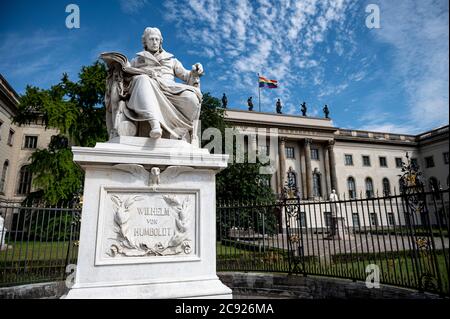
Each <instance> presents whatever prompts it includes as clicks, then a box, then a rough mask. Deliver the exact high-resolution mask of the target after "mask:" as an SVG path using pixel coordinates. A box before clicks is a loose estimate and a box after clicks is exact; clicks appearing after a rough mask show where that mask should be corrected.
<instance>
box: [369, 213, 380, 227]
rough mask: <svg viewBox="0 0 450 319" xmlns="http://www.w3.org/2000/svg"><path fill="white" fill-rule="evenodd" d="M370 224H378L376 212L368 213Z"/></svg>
mask: <svg viewBox="0 0 450 319" xmlns="http://www.w3.org/2000/svg"><path fill="white" fill-rule="evenodd" d="M369 222H370V226H378V217H377V214H376V213H370V214H369Z"/></svg>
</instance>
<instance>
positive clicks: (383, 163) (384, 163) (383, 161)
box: [380, 156, 387, 167]
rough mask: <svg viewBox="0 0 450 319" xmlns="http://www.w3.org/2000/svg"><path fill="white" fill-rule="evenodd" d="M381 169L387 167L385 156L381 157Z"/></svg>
mask: <svg viewBox="0 0 450 319" xmlns="http://www.w3.org/2000/svg"><path fill="white" fill-rule="evenodd" d="M380 167H387V160H386V157H384V156H380Z"/></svg>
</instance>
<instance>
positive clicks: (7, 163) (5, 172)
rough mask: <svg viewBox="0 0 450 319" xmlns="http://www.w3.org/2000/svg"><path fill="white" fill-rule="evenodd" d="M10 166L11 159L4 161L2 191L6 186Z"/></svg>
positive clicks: (1, 180)
mask: <svg viewBox="0 0 450 319" xmlns="http://www.w3.org/2000/svg"><path fill="white" fill-rule="evenodd" d="M8 166H9V161H8V160H6V161H5V163H3V169H2V176H1V179H0V193H1V192H3V191H4V188H5V184H6V174H7V173H8Z"/></svg>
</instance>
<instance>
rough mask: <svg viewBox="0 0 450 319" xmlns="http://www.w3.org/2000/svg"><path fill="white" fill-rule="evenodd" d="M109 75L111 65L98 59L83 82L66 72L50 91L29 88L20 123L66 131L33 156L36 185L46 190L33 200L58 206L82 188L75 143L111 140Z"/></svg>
mask: <svg viewBox="0 0 450 319" xmlns="http://www.w3.org/2000/svg"><path fill="white" fill-rule="evenodd" d="M105 79H106V68H105V66H104V65H103V64H102V63H100V62H96V63H94V64H93V65H90V66H84V67H82V69H81V72H80V73H79V80H78V81H77V82H73V81H71V80H70V79H69V76H68V75H67V74H63V76H62V78H61V81H60V82H59V83H58V84H56V85H54V86H52V87H50V89H46V90H44V89H40V88H37V87H33V86H27V88H26V91H25V94H24V95H23V96H21V98H20V103H19V106H18V113H17V115H16V117H15V118H14V121H15V123H17V124H19V125H21V124H30V123H32V122H40V123H42V124H44V125H45V127H46V128H55V129H58V130H59V132H60V134H59V135H58V136H56V137H54V138H52V142H51V143H50V145H49V147H48V149H44V150H37V151H36V152H34V153H33V154H32V156H31V164H30V170H31V172H32V174H33V176H34V178H33V185H34V186H35V187H36V188H38V189H40V191H39V192H37V193H34V194H30V195H29V196H28V198H27V200H28V199H30V198H39V197H41V198H42V199H44V200H46V201H48V202H49V203H51V204H55V203H57V202H58V201H61V200H68V199H71V198H72V197H73V196H75V195H76V194H78V193H79V192H80V191H81V190H82V183H83V178H84V175H83V172H82V170H81V169H80V168H79V167H78V166H77V165H76V164H75V163H74V162H73V154H72V152H71V150H70V147H69V146H71V145H77V146H94V145H95V143H96V142H101V141H106V139H107V132H106V124H105V106H104V95H105Z"/></svg>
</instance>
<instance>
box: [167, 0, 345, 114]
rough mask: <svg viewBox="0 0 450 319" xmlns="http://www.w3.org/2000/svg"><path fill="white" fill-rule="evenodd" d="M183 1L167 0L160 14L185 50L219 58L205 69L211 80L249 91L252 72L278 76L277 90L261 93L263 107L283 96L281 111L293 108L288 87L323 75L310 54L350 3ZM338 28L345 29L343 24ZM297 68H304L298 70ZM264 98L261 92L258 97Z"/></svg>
mask: <svg viewBox="0 0 450 319" xmlns="http://www.w3.org/2000/svg"><path fill="white" fill-rule="evenodd" d="M183 3H184V4H185V2H183V1H169V0H167V1H166V2H165V9H166V16H165V18H166V19H167V20H168V21H170V22H171V23H173V24H175V25H176V27H177V30H178V32H179V37H181V38H182V39H183V40H185V41H189V43H193V44H194V45H193V47H192V48H191V50H190V51H189V52H190V53H192V54H194V53H195V52H197V53H198V55H201V56H207V57H210V58H214V59H216V58H218V57H220V59H222V60H223V63H221V64H220V65H218V66H217V64H215V65H214V66H215V69H214V70H211V71H210V74H211V76H212V77H213V78H214V79H215V81H217V80H219V81H223V80H225V79H226V80H227V82H228V83H232V84H228V83H223V84H222V83H221V84H219V83H214V84H215V85H220V87H221V88H224V89H226V88H227V85H232V88H233V89H236V85H239V86H241V87H242V89H243V90H247V91H248V92H249V94H250V93H251V92H254V91H255V83H256V74H257V73H260V74H261V75H264V76H266V77H269V78H271V79H276V80H278V81H280V87H279V88H278V89H276V90H271V91H270V93H269V92H267V93H266V92H264V95H265V96H268V97H267V99H269V100H268V101H267V103H268V104H267V108H268V109H270V110H272V108H273V107H272V104H273V103H272V102H273V100H274V98H275V95H276V97H279V98H281V99H282V100H284V101H286V110H287V109H290V110H291V111H292V110H294V109H295V108H294V107H288V103H292V102H294V104H295V103H296V102H295V101H290V99H291V96H292V94H291V92H297V91H298V89H299V85H301V84H306V83H307V80H306V77H308V78H309V82H311V83H313V82H316V83H322V82H323V81H324V80H325V79H324V77H323V70H322V69H321V67H320V61H318V60H317V58H314V57H313V54H314V52H315V51H316V50H317V46H318V45H319V44H320V43H322V42H323V41H325V39H326V38H327V36H328V31H329V30H330V29H331V28H333V27H335V28H337V31H339V30H340V29H339V28H341V29H342V28H343V24H342V23H341V22H342V20H344V19H345V14H346V8H347V7H348V6H349V5H350V4H351V2H350V1H348V0H342V1H335V0H323V1H318V0H305V1H291V0H280V1H270V0H255V1H248V0H230V1H218V0H191V1H189V2H188V4H189V5H188V6H186V5H184V6H183ZM205 14H207V15H208V17H206V16H205ZM340 31H342V32H339V33H342V34H344V35H345V34H348V32H344V31H345V30H344V29H342V30H340ZM345 41H346V40H345V37H344V36H343V37H342V39H339V45H340V46H341V47H340V49H341V50H342V52H343V46H344V44H345ZM211 52H214V56H213V54H211ZM298 67H300V68H304V69H307V70H308V73H302V74H300V73H299V72H298ZM224 82H225V81H224ZM341 85H342V84H341ZM230 88H231V86H230ZM265 99H266V97H262V102H266V101H265ZM264 104H265V103H264Z"/></svg>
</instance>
